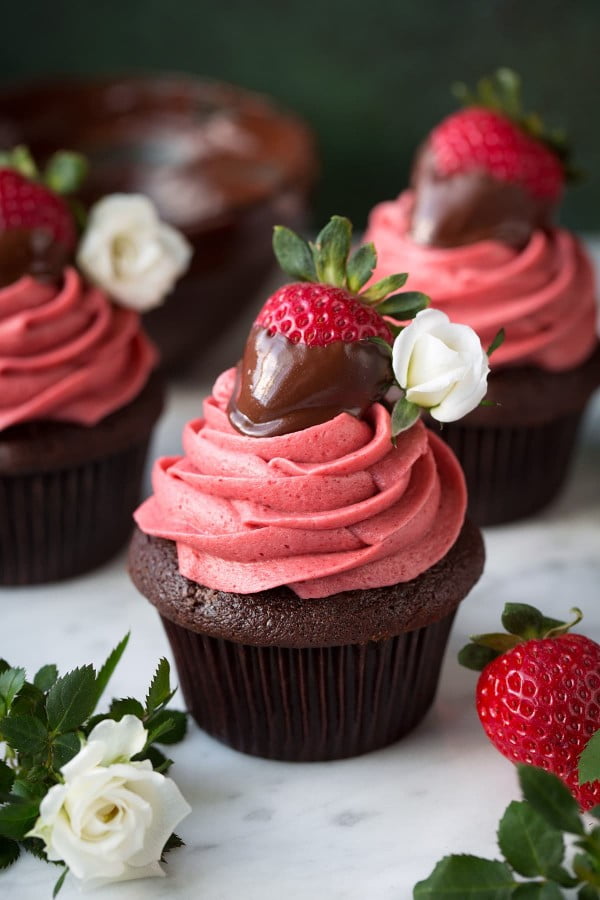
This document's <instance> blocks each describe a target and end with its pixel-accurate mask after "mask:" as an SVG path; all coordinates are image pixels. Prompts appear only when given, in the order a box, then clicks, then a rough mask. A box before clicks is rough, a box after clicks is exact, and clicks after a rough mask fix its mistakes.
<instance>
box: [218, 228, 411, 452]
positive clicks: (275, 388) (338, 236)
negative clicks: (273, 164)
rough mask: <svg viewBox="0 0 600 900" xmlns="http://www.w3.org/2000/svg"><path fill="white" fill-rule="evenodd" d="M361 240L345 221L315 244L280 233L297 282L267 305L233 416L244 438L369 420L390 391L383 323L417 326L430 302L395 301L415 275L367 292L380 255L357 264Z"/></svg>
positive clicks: (276, 242)
mask: <svg viewBox="0 0 600 900" xmlns="http://www.w3.org/2000/svg"><path fill="white" fill-rule="evenodd" d="M351 239H352V225H351V224H350V222H349V221H348V219H344V218H342V217H340V216H333V218H332V219H331V221H330V222H329V224H328V225H326V226H325V228H324V229H323V230H322V231H321V233H320V234H319V235H318V237H317V239H316V241H315V243H314V244H309V243H307V242H306V241H305V240H303V239H302V238H301V237H299V236H298V235H297V234H294V232H293V231H290V230H289V229H287V228H281V227H277V228H276V229H275V235H274V238H273V248H274V250H275V255H276V256H277V259H278V260H279V263H280V265H281V267H282V268H283V269H284V271H286V272H287V273H288V274H289V275H291V276H292V277H293V278H294V279H295V280H294V282H293V283H292V284H288V285H285V286H284V287H282V288H280V289H279V290H278V291H276V292H275V294H273V296H272V297H270V298H269V299H268V300H267V302H266V303H265V305H264V306H263V308H262V309H261V311H260V313H259V314H258V317H257V319H256V321H255V323H254V327H253V329H252V331H251V332H250V336H249V338H248V341H247V343H246V349H245V351H244V358H243V360H242V363H241V365H240V375H239V379H238V387H237V391H236V396H235V397H234V398H232V401H231V403H230V409H229V418H230V421H231V423H232V424H233V425H234V427H235V428H237V429H238V430H239V431H242V432H244V433H245V434H249V435H253V436H255V437H267V436H271V435H274V434H285V433H288V432H290V431H299V430H301V429H303V428H307V427H309V426H311V425H316V424H319V423H320V422H324V421H327V420H329V419H332V418H334V417H335V416H336V415H338V413H341V412H351V413H352V414H354V415H360V414H362V412H364V410H365V409H367V408H368V407H369V406H370V405H371V404H372V403H373V402H374V401H375V400H377V399H379V398H380V397H381V396H383V394H384V393H385V391H386V390H387V388H388V387H389V385H390V383H391V380H392V372H391V366H390V347H389V345H390V344H391V342H392V339H393V336H394V328H393V326H392V325H391V324H390V323H388V322H386V321H385V319H384V318H382V316H383V315H389V316H394V317H395V318H397V319H400V320H404V319H408V318H412V317H413V316H415V315H416V314H417V312H419V310H420V309H423V308H424V307H425V306H426V305H427V303H428V298H427V297H425V295H424V294H420V293H418V292H413V293H404V294H395V295H394V296H392V297H388V294H390V293H391V292H392V291H395V290H397V289H398V288H399V287H401V286H402V285H403V284H404V283H405V281H406V279H407V277H408V276H407V275H406V274H400V275H390V276H389V277H387V278H384V279H383V280H382V281H380V282H377V283H376V284H374V285H371V287H369V288H367V289H366V290H364V291H363V290H362V288H363V286H364V285H365V284H366V283H367V281H369V279H370V277H371V275H372V273H373V269H374V268H375V264H376V262H377V256H376V253H375V248H374V247H373V245H372V244H366V245H365V246H363V247H359V248H358V250H357V251H356V252H355V253H354V254H353V255H352V256H349V254H350V246H351ZM378 342H379V343H378ZM382 344H384V345H385V346H381V345H382ZM266 357H268V358H269V359H268V364H267V363H266V361H265V358H266Z"/></svg>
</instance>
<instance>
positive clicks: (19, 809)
mask: <svg viewBox="0 0 600 900" xmlns="http://www.w3.org/2000/svg"><path fill="white" fill-rule="evenodd" d="M39 810H40V804H39V802H38V801H35V800H21V799H18V798H15V799H14V800H13V801H12V802H11V803H7V804H6V805H5V806H1V807H0V835H2V836H3V837H7V838H12V839H13V840H14V841H20V840H21V839H22V838H24V837H25V835H26V834H27V832H28V831H30V830H31V829H32V828H33V826H34V825H35V822H36V819H37V817H38V814H39Z"/></svg>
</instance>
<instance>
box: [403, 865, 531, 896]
mask: <svg viewBox="0 0 600 900" xmlns="http://www.w3.org/2000/svg"><path fill="white" fill-rule="evenodd" d="M515 883H516V882H515V881H514V879H513V877H512V874H511V871H510V869H509V868H508V866H507V865H505V863H503V862H498V861H497V860H491V859H481V858H480V857H478V856H468V855H464V856H446V857H445V858H444V859H442V860H441V862H439V863H438V864H437V866H436V867H435V869H434V870H433V872H432V873H431V875H430V876H429V878H426V879H425V881H420V882H419V883H418V884H417V885H415V888H414V891H413V897H414V898H415V900H420V898H424V900H438V898H439V900H450V898H455V900H509V898H510V897H511V896H512V892H513V890H514V887H515Z"/></svg>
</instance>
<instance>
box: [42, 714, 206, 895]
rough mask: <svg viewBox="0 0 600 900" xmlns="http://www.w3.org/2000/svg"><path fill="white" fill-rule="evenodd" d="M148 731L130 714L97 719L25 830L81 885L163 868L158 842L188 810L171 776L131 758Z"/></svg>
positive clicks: (155, 872)
mask: <svg viewBox="0 0 600 900" xmlns="http://www.w3.org/2000/svg"><path fill="white" fill-rule="evenodd" d="M147 736H148V735H147V731H146V729H145V728H144V726H143V725H142V723H141V722H140V720H139V719H138V718H136V717H135V716H124V717H123V718H122V719H121V721H120V722H114V721H112V720H110V719H106V720H105V721H103V722H100V723H99V724H98V725H96V727H95V728H94V729H92V731H91V733H90V736H89V739H88V741H87V742H86V743H85V744H84V745H83V746H82V748H81V750H80V751H79V753H78V754H77V755H76V756H75V757H73V759H72V760H71V761H70V762H68V763H67V764H66V765H65V766H63V768H62V770H61V771H62V775H63V778H64V784H57V785H55V786H54V787H51V788H50V790H49V791H48V793H47V794H46V796H45V797H44V799H43V800H42V803H41V806H40V815H39V818H38V820H37V822H36V824H35V826H34V828H33V829H32V831H30V832H29V835H28V836H29V837H37V838H41V840H42V841H44V843H45V845H46V856H47V857H48V859H50V860H54V861H62V862H64V863H65V864H66V865H67V866H68V868H69V869H70V871H71V872H72V873H73V875H75V877H76V878H79V879H81V880H82V881H83V882H85V883H86V885H87V886H94V887H95V886H98V885H101V884H104V883H107V882H112V881H127V880H129V879H132V878H147V877H149V876H156V875H159V876H161V875H164V872H163V871H162V869H161V867H160V865H159V860H160V857H161V855H162V851H163V847H164V845H165V843H166V841H167V839H168V838H169V836H170V835H171V833H172V832H173V830H174V828H175V827H176V826H177V825H178V823H179V822H180V821H181V820H182V819H183V818H185V816H187V815H188V814H189V812H190V811H191V809H190V806H189V804H188V803H187V802H186V801H185V800H184V798H183V797H182V795H181V793H180V791H179V788H178V787H177V785H176V784H175V782H174V781H172V780H171V779H170V778H165V776H164V775H161V774H160V773H159V772H155V771H154V770H153V769H152V764H151V763H150V762H149V761H148V760H144V761H142V762H131V757H132V756H135V754H136V753H139V752H140V750H142V748H143V747H144V745H145V743H146V738H147Z"/></svg>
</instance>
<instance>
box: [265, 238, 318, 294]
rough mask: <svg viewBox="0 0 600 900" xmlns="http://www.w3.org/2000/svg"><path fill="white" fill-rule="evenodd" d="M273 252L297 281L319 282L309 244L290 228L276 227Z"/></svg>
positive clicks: (284, 269)
mask: <svg viewBox="0 0 600 900" xmlns="http://www.w3.org/2000/svg"><path fill="white" fill-rule="evenodd" d="M273 251H274V253H275V256H276V257H277V262H278V263H279V265H280V266H281V268H282V269H283V271H284V272H286V273H287V274H288V275H289V276H290V277H291V278H294V279H296V280H297V281H317V270H316V268H315V261H314V259H313V255H312V251H311V249H310V247H309V245H308V243H307V242H306V241H305V240H304V239H303V238H301V237H300V235H298V234H296V233H295V232H294V231H292V230H291V229H290V228H285V227H284V226H283V225H276V226H275V228H274V230H273Z"/></svg>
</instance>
